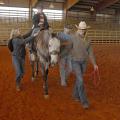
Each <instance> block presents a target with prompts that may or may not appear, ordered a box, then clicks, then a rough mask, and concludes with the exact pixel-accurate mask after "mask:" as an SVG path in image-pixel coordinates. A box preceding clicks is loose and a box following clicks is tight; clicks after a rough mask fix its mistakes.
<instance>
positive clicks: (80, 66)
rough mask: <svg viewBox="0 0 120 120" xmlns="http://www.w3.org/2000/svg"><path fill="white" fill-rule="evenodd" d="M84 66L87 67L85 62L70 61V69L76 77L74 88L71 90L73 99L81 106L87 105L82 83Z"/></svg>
mask: <svg viewBox="0 0 120 120" xmlns="http://www.w3.org/2000/svg"><path fill="white" fill-rule="evenodd" d="M86 65H87V62H86V61H74V60H72V69H73V71H74V73H75V77H76V81H75V86H74V90H73V97H75V98H76V99H79V100H80V101H81V103H82V104H86V103H88V100H87V96H86V93H85V88H84V82H83V73H84V72H85V70H86Z"/></svg>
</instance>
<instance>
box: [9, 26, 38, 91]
mask: <svg viewBox="0 0 120 120" xmlns="http://www.w3.org/2000/svg"><path fill="white" fill-rule="evenodd" d="M37 34H38V33H36V34H34V35H33V36H31V37H28V38H26V39H23V37H22V36H21V33H20V30H19V28H16V29H13V30H12V31H11V35H10V39H12V44H13V51H12V60H13V64H14V67H15V71H16V90H17V91H20V82H21V79H22V78H23V75H24V63H25V55H26V51H25V44H26V43H28V42H30V41H32V40H33V39H34V38H35V36H36V35H37Z"/></svg>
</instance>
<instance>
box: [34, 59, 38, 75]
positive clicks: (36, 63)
mask: <svg viewBox="0 0 120 120" xmlns="http://www.w3.org/2000/svg"><path fill="white" fill-rule="evenodd" d="M38 73H39V61H38V60H37V61H36V74H35V75H36V76H38Z"/></svg>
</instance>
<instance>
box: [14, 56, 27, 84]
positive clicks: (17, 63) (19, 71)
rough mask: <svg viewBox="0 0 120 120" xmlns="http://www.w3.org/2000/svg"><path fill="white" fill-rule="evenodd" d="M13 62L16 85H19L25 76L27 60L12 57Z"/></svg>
mask: <svg viewBox="0 0 120 120" xmlns="http://www.w3.org/2000/svg"><path fill="white" fill-rule="evenodd" d="M12 60H13V64H14V67H15V71H16V85H19V84H20V81H21V79H22V78H23V75H24V64H25V58H22V57H17V56H12Z"/></svg>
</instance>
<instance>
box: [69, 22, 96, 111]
mask: <svg viewBox="0 0 120 120" xmlns="http://www.w3.org/2000/svg"><path fill="white" fill-rule="evenodd" d="M76 27H77V29H78V30H77V32H76V33H75V35H74V36H73V38H74V39H73V40H72V41H73V49H72V56H71V58H72V69H73V71H74V73H75V76H76V82H75V86H74V91H73V97H74V98H75V99H76V100H77V101H81V103H82V106H83V108H85V109H87V108H89V102H88V99H87V96H86V93H85V89H84V82H83V74H84V72H85V69H86V65H87V62H88V57H89V58H90V60H91V62H92V64H93V66H94V69H95V70H98V66H97V64H96V61H95V57H94V54H93V51H92V47H91V44H90V41H89V39H88V37H87V29H88V28H89V27H88V26H87V25H86V23H85V21H81V22H80V23H79V26H76Z"/></svg>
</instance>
